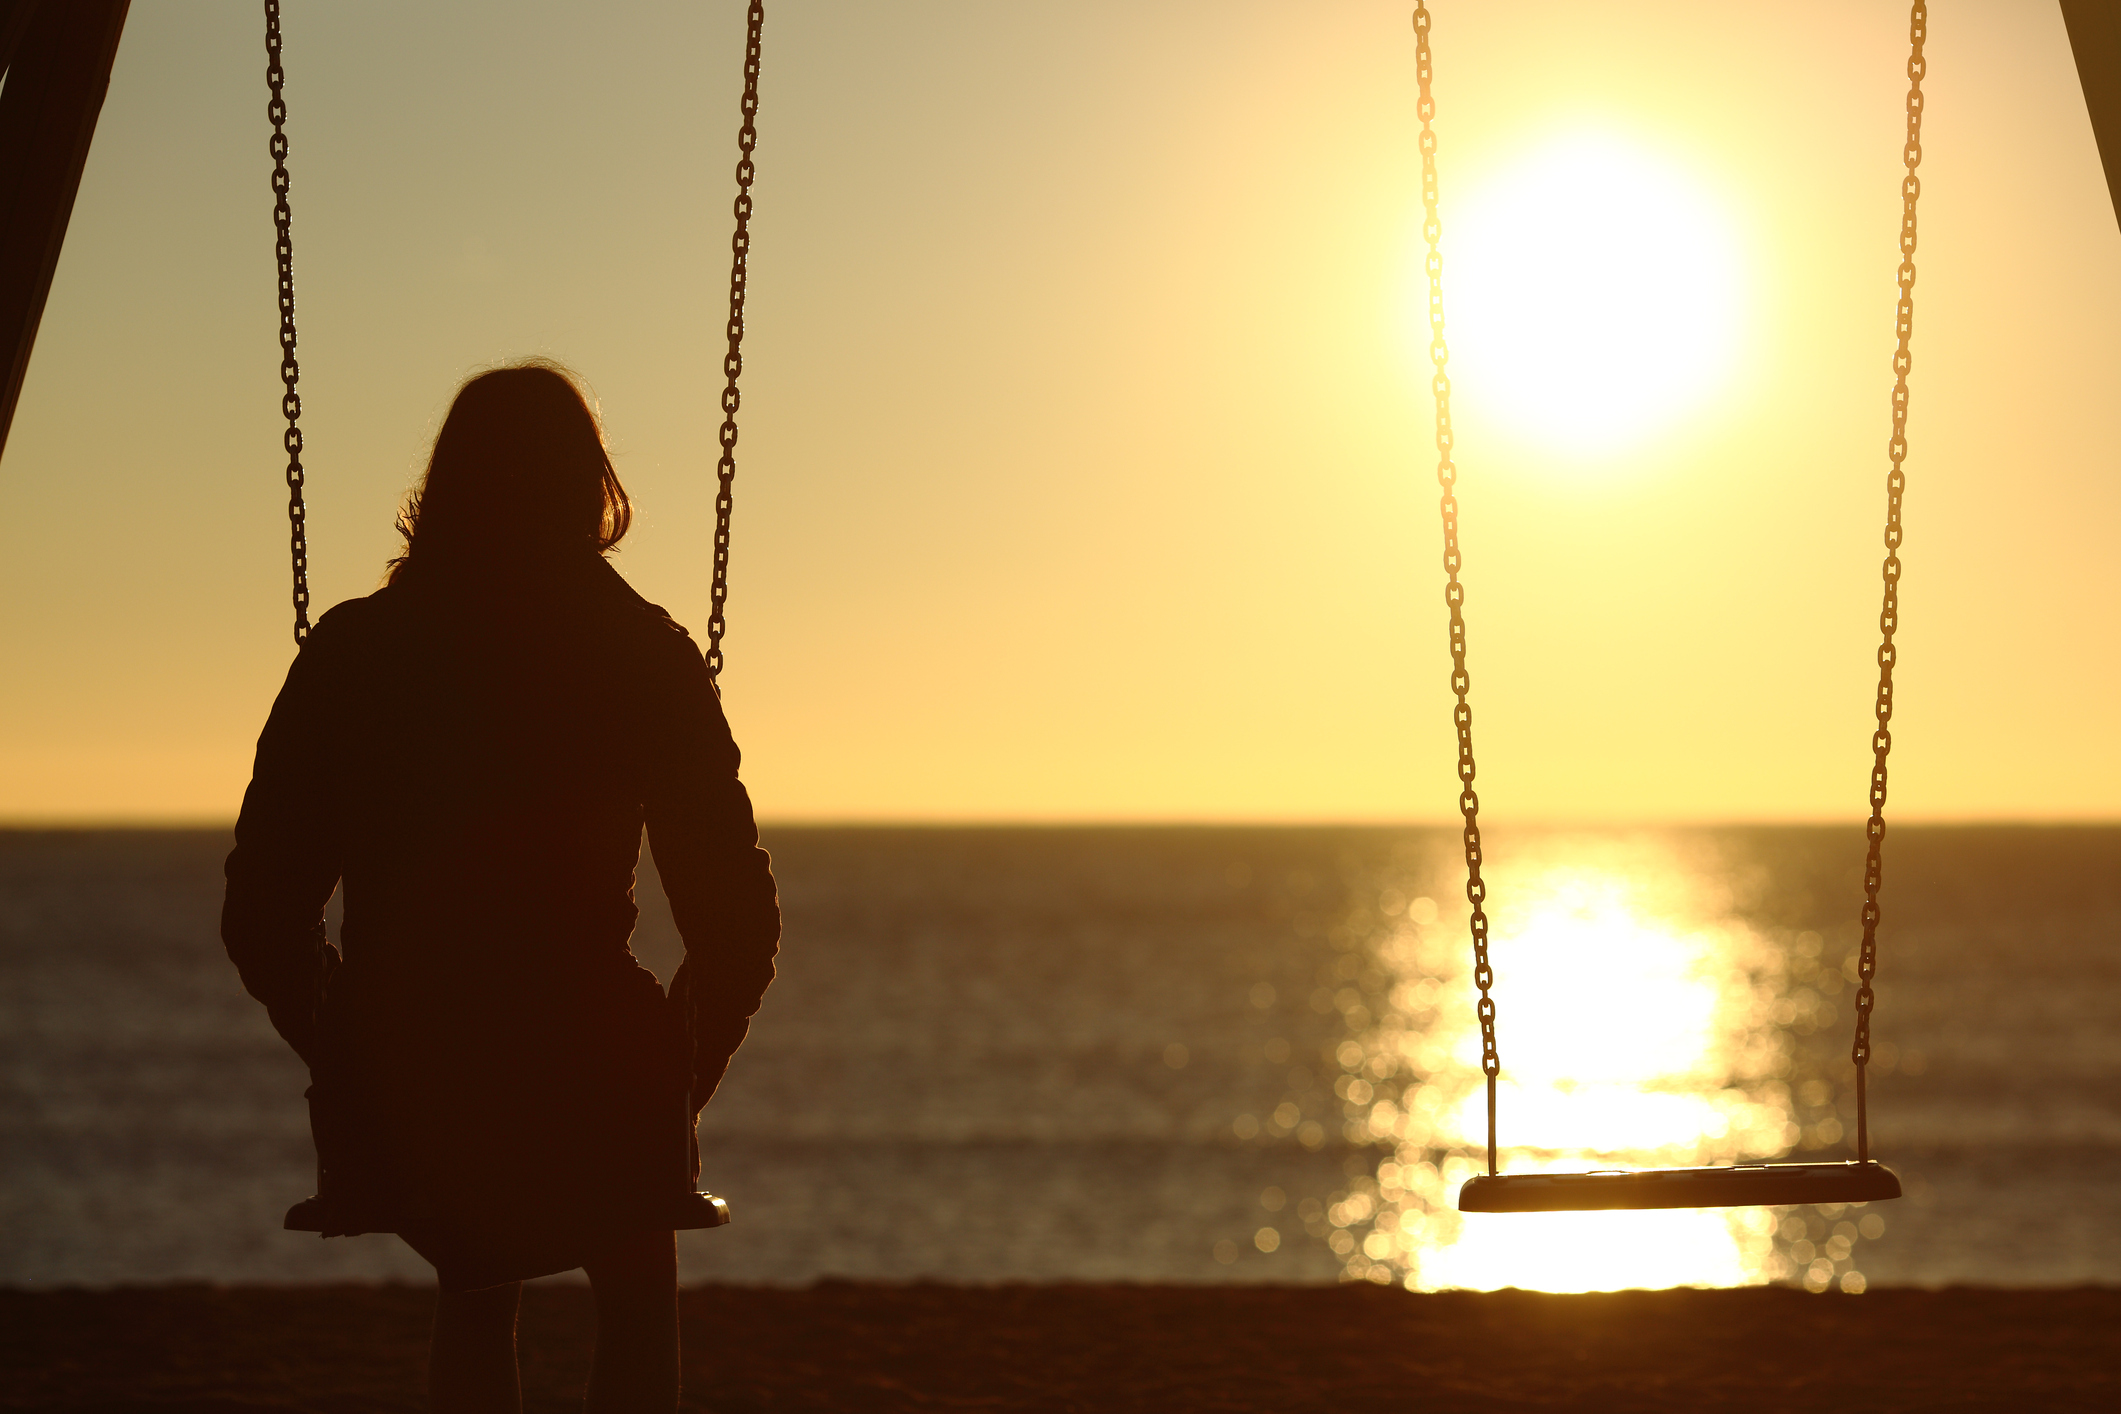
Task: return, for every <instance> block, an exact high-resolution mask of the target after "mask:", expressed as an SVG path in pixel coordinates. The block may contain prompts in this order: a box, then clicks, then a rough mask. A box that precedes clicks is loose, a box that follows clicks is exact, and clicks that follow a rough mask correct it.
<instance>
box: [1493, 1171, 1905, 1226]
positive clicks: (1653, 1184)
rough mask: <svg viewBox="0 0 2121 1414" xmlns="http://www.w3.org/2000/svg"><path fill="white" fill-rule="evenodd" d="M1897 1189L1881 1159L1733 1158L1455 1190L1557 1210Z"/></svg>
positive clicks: (1760, 1201)
mask: <svg viewBox="0 0 2121 1414" xmlns="http://www.w3.org/2000/svg"><path fill="white" fill-rule="evenodd" d="M1899 1196H1900V1177H1899V1175H1897V1174H1895V1173H1894V1172H1893V1171H1892V1170H1891V1169H1889V1168H1887V1167H1886V1166H1885V1165H1883V1164H1880V1163H1875V1162H1873V1163H1861V1164H1859V1163H1854V1162H1846V1163H1832V1164H1736V1165H1732V1166H1730V1167H1719V1168H1691V1169H1641V1170H1636V1171H1628V1170H1624V1169H1606V1170H1600V1171H1597V1172H1593V1173H1506V1174H1479V1175H1476V1176H1475V1177H1473V1178H1470V1179H1467V1180H1466V1183H1465V1186H1464V1187H1462V1188H1460V1189H1459V1190H1458V1210H1459V1211H1460V1212H1462V1213H1563V1212H1583V1211H1588V1210H1595V1209H1606V1208H1742V1207H1754V1206H1756V1205H1757V1206H1775V1205H1783V1204H1791V1203H1875V1202H1878V1201H1879V1200H1881V1199H1885V1198H1898V1197H1899Z"/></svg>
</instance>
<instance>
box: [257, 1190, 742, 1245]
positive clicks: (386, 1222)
mask: <svg viewBox="0 0 2121 1414" xmlns="http://www.w3.org/2000/svg"><path fill="white" fill-rule="evenodd" d="M728 1221H729V1203H728V1201H727V1200H726V1199H723V1198H719V1197H717V1196H715V1195H714V1194H712V1193H686V1194H683V1195H681V1196H680V1197H679V1199H678V1201H677V1206H676V1208H675V1209H674V1210H673V1211H672V1214H671V1222H670V1226H671V1227H672V1228H673V1229H675V1230H677V1231H679V1232H691V1231H694V1230H696V1229H699V1228H703V1227H720V1226H722V1225H723V1224H724V1223H726V1222H728ZM281 1226H283V1227H285V1228H286V1229H287V1230H288V1231H289V1232H319V1233H322V1234H324V1235H325V1236H326V1237H355V1236H359V1235H360V1234H362V1233H364V1232H395V1231H397V1222H396V1220H395V1219H392V1218H388V1217H383V1216H381V1215H379V1214H374V1213H367V1214H356V1213H351V1212H347V1211H343V1210H341V1209H338V1208H335V1207H333V1206H332V1205H331V1204H329V1203H327V1202H326V1201H325V1200H324V1199H323V1198H317V1197H311V1198H304V1199H303V1200H302V1201H301V1202H299V1203H297V1204H295V1205H294V1206H293V1207H292V1208H289V1209H288V1210H287V1218H286V1220H285V1221H284V1222H283V1223H282V1224H281Z"/></svg>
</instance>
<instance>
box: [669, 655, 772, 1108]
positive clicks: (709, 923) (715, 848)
mask: <svg viewBox="0 0 2121 1414" xmlns="http://www.w3.org/2000/svg"><path fill="white" fill-rule="evenodd" d="M674 648H675V651H674V652H673V655H672V659H671V672H670V676H669V677H667V678H666V679H664V681H663V683H662V684H661V685H660V689H659V690H658V691H657V693H656V694H655V695H656V697H657V698H658V699H659V700H658V701H657V702H656V703H654V704H653V706H652V709H651V710H653V711H655V712H657V713H658V714H659V715H660V716H662V718H663V720H662V721H661V723H660V724H659V725H660V726H661V730H659V731H657V732H655V733H654V737H653V740H654V745H655V748H656V750H655V757H656V759H653V760H651V761H650V763H649V786H648V799H647V802H646V804H647V815H648V844H649V848H650V849H651V850H652V851H653V852H654V854H655V865H656V872H657V873H659V874H660V875H661V876H662V879H663V892H664V893H665V894H667V895H668V896H669V899H670V911H671V913H672V915H673V916H674V917H675V918H676V920H677V925H678V933H679V934H680V935H681V936H682V937H683V938H684V940H685V963H684V965H683V966H682V967H681V968H679V970H678V971H679V975H678V976H677V977H676V978H673V979H672V984H671V993H672V995H673V996H674V997H677V998H679V999H681V1001H684V1000H689V1002H690V1005H691V1007H692V1009H693V1022H694V1030H693V1074H692V1106H693V1111H694V1113H695V1114H697V1113H698V1111H699V1109H700V1107H702V1106H703V1105H705V1104H706V1103H707V1100H708V1097H709V1096H711V1095H713V1093H714V1090H715V1087H716V1086H717V1085H719V1084H720V1083H721V1079H722V1074H723V1072H724V1071H726V1070H727V1069H728V1068H729V1060H730V1057H732V1056H734V1055H735V1054H736V1049H737V1047H738V1046H740V1045H742V1044H743V1043H744V1036H745V1033H746V1032H748V1031H749V1030H750V1028H751V1016H752V1014H753V1013H754V1012H756V1011H757V1010H758V1009H759V1002H760V999H762V998H763V997H764V996H765V995H766V987H767V985H768V984H769V983H771V982H772V981H773V957H774V953H775V952H776V951H777V950H778V945H779V943H780V937H781V908H780V900H779V898H778V896H777V895H776V893H775V891H774V884H773V871H772V867H771V861H770V860H769V859H768V858H767V856H766V851H765V850H763V849H760V848H759V832H758V826H757V824H756V822H755V821H754V820H753V818H752V813H751V797H750V795H749V794H747V793H746V792H745V790H744V783H743V782H742V781H741V780H739V779H737V764H738V753H737V748H736V742H735V740H734V739H733V738H732V737H731V736H730V733H729V722H728V720H727V719H726V718H725V717H724V716H723V715H722V703H721V698H720V696H719V695H718V694H717V693H716V691H715V687H714V681H713V679H712V678H710V677H709V676H708V675H707V665H706V663H705V662H704V661H703V660H702V659H701V657H700V652H699V649H698V648H696V647H695V646H694V645H693V643H692V640H691V639H689V638H685V639H679V640H677V643H676V645H674ZM688 994H689V996H688Z"/></svg>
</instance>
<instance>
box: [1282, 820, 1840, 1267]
mask: <svg viewBox="0 0 2121 1414" xmlns="http://www.w3.org/2000/svg"><path fill="white" fill-rule="evenodd" d="M1497 873H1498V874H1499V877H1498V878H1497V880H1496V887H1495V889H1494V891H1493V894H1492V897H1493V898H1494V899H1495V900H1496V901H1497V905H1498V906H1496V907H1495V908H1494V909H1493V912H1494V914H1495V917H1494V941H1493V944H1492V955H1493V959H1494V963H1495V972H1496V986H1495V996H1496V999H1497V1003H1498V1009H1499V1019H1498V1032H1497V1043H1498V1046H1499V1048H1500V1052H1501V1056H1502V1065H1503V1071H1502V1080H1501V1086H1500V1094H1499V1105H1500V1113H1501V1142H1502V1149H1501V1160H1502V1168H1503V1171H1504V1172H1537V1171H1546V1170H1583V1169H1590V1168H1647V1167H1664V1166H1676V1165H1687V1164H1722V1163H1731V1162H1740V1161H1749V1160H1750V1161H1757V1160H1762V1159H1773V1158H1779V1157H1782V1156H1785V1155H1787V1154H1789V1153H1790V1152H1791V1150H1792V1149H1794V1148H1796V1147H1798V1146H1799V1145H1800V1143H1803V1144H1805V1145H1806V1146H1807V1147H1810V1148H1815V1149H1816V1148H1819V1147H1821V1146H1822V1145H1831V1144H1832V1143H1833V1142H1835V1141H1837V1140H1838V1139H1839V1138H1840V1128H1839V1125H1838V1123H1836V1122H1834V1121H1833V1120H1832V1119H1831V1118H1829V1119H1827V1120H1825V1121H1823V1122H1821V1123H1820V1124H1818V1125H1815V1126H1814V1127H1813V1128H1812V1129H1811V1130H1806V1129H1804V1128H1802V1127H1800V1125H1799V1124H1798V1122H1797V1116H1798V1112H1799V1111H1798V1106H1797V1105H1796V1103H1795V1102H1794V1101H1793V1098H1792V1094H1791V1089H1790V1083H1789V1082H1790V1078H1791V1074H1792V1064H1791V1062H1792V1044H1791V1027H1792V1026H1793V1024H1808V1022H1809V1019H1810V1018H1812V1017H1814V1016H1817V1015H1819V1014H1820V1013H1821V1012H1822V999H1821V997H1820V995H1819V993H1818V992H1817V990H1816V989H1815V988H1812V987H1806V986H1797V985H1794V980H1795V979H1796V978H1798V977H1813V978H1814V979H1815V980H1816V977H1817V974H1818V972H1819V970H1820V969H1819V967H1818V966H1817V964H1816V963H1814V962H1813V961H1811V959H1813V958H1816V956H1817V953H1818V951H1819V948H1818V942H1819V940H1818V938H1817V936H1816V935H1813V934H1803V935H1801V936H1799V937H1798V938H1796V939H1794V940H1793V939H1789V938H1781V937H1773V936H1768V935H1766V934H1763V933H1762V932H1760V931H1758V930H1756V929H1754V928H1753V927H1751V926H1749V925H1747V924H1746V923H1744V922H1742V921H1740V920H1739V919H1737V918H1735V917H1734V916H1732V914H1731V911H1730V909H1729V907H1728V904H1727V902H1725V901H1722V900H1720V899H1718V898H1716V897H1715V896H1714V895H1713V893H1712V891H1709V890H1707V889H1706V888H1705V887H1704V886H1703V885H1702V883H1701V880H1702V878H1703V877H1705V876H1704V875H1703V874H1702V873H1699V872H1697V871H1696V870H1694V869H1691V868H1688V867H1687V865H1686V862H1685V861H1681V860H1678V859H1675V858H1672V857H1670V855H1669V854H1668V853H1667V852H1665V851H1664V850H1663V849H1662V848H1661V847H1659V846H1657V845H1655V844H1654V843H1636V844H1631V845H1629V846H1626V847H1625V848H1622V849H1620V850H1619V851H1618V852H1617V853H1616V852H1615V851H1614V850H1613V849H1612V848H1610V847H1608V848H1606V849H1603V850H1601V851H1600V852H1599V854H1598V855H1597V856H1594V857H1592V858H1590V859H1588V860H1587V859H1586V857H1585V851H1584V850H1583V849H1582V848H1581V847H1580V846H1579V847H1578V848H1575V849H1570V848H1568V847H1566V842H1556V843H1554V844H1552V845H1550V846H1549V848H1548V850H1547V851H1546V853H1545V854H1544V856H1543V857H1542V858H1538V859H1526V860H1520V861H1518V862H1517V863H1516V865H1515V867H1512V868H1508V869H1504V870H1499V871H1497ZM1378 910H1379V912H1380V913H1382V914H1383V915H1384V926H1383V927H1382V928H1380V929H1375V930H1351V931H1350V934H1349V938H1350V942H1351V944H1353V945H1355V946H1357V947H1358V948H1359V951H1360V952H1361V953H1362V954H1363V956H1362V957H1361V959H1360V962H1359V964H1358V966H1357V968H1356V969H1355V975H1356V976H1357V977H1358V978H1359V980H1360V982H1361V984H1362V985H1360V986H1351V987H1347V988H1343V989H1342V990H1341V991H1340V992H1339V993H1338V994H1337V997H1336V1006H1337V1009H1338V1010H1340V1011H1341V1013H1342V1015H1343V1018H1344V1020H1345V1023H1346V1028H1347V1029H1346V1036H1345V1039H1344V1040H1342V1041H1341V1042H1340V1044H1339V1046H1338V1049H1337V1056H1336V1058H1337V1060H1338V1061H1339V1064H1340V1070H1341V1074H1340V1076H1339V1079H1338V1081H1337V1083H1336V1085H1335V1093H1336V1094H1337V1095H1338V1096H1339V1097H1340V1099H1341V1101H1342V1110H1343V1117H1344V1118H1343V1131H1344V1137H1345V1138H1346V1139H1347V1140H1348V1141H1350V1142H1351V1143H1354V1144H1357V1145H1365V1146H1369V1147H1370V1149H1371V1150H1372V1151H1373V1152H1374V1151H1380V1150H1381V1151H1382V1152H1383V1154H1384V1155H1385V1157H1383V1158H1382V1159H1381V1161H1380V1162H1378V1163H1377V1164H1376V1165H1375V1167H1374V1170H1373V1171H1370V1172H1368V1173H1366V1174H1363V1175H1358V1176H1357V1177H1355V1178H1353V1179H1351V1181H1350V1184H1349V1187H1348V1189H1347V1190H1346V1191H1345V1192H1343V1193H1341V1194H1339V1195H1337V1196H1336V1198H1335V1200H1334V1202H1333V1203H1332V1204H1331V1205H1330V1207H1328V1208H1327V1209H1326V1211H1325V1214H1324V1217H1323V1221H1322V1222H1321V1223H1319V1224H1318V1225H1317V1227H1318V1229H1319V1230H1322V1231H1323V1232H1324V1235H1325V1237H1326V1240H1327V1241H1328V1243H1329V1244H1330V1245H1331V1246H1332V1248H1333V1250H1334V1251H1335V1252H1336V1253H1337V1254H1339V1255H1340V1257H1341V1259H1342V1262H1343V1266H1344V1272H1345V1274H1346V1275H1347V1276H1348V1277H1350V1278H1355V1279H1366V1280H1370V1281H1381V1282H1395V1283H1403V1284H1405V1285H1406V1286H1409V1287H1412V1288H1415V1289H1420V1290H1432V1289H1437V1288H1443V1287H1470V1288H1475V1289H1482V1290H1492V1289H1496V1288H1501V1287H1510V1286H1514V1287H1522V1288H1528V1289H1534V1290H1543V1291H1593V1290H1611V1289H1619V1288H1627V1287H1666V1286H1736V1285H1745V1284H1749V1283H1755V1282H1762V1281H1771V1280H1801V1281H1802V1282H1803V1284H1804V1285H1806V1286H1808V1287H1811V1288H1812V1289H1815V1290H1817V1289H1824V1288H1825V1287H1826V1286H1827V1285H1829V1284H1830V1283H1833V1282H1835V1281H1836V1280H1837V1278H1838V1281H1839V1284H1840V1285H1841V1286H1842V1287H1843V1288H1844V1289H1846V1290H1861V1289H1862V1285H1863V1278H1862V1277H1861V1275H1860V1274H1859V1273H1857V1272H1855V1271H1854V1270H1853V1269H1852V1268H1851V1267H1850V1264H1849V1259H1850V1256H1851V1254H1852V1251H1853V1248H1854V1245H1855V1242H1856V1240H1857V1238H1858V1237H1859V1236H1872V1235H1875V1233H1873V1232H1872V1231H1871V1230H1870V1229H1871V1228H1876V1229H1878V1230H1880V1231H1882V1223H1881V1222H1880V1220H1879V1219H1878V1218H1877V1217H1876V1216H1875V1215H1871V1216H1868V1217H1866V1216H1865V1215H1862V1214H1843V1213H1842V1212H1841V1211H1839V1210H1838V1209H1836V1210H1828V1209H1819V1210H1813V1209H1804V1210H1797V1211H1791V1210H1785V1209H1767V1208H1736V1209H1673V1210H1661V1211H1646V1212H1589V1213H1546V1214H1472V1215H1462V1214H1460V1213H1459V1212H1458V1211H1457V1191H1458V1187H1459V1185H1460V1184H1462V1183H1463V1182H1464V1181H1465V1180H1466V1179H1467V1178H1469V1177H1470V1176H1472V1174H1473V1173H1475V1172H1476V1171H1477V1165H1478V1164H1479V1163H1480V1161H1481V1160H1482V1158H1483V1157H1484V1153H1485V1144H1486V1096H1485V1086H1484V1083H1483V1079H1482V1076H1481V1074H1480V1034H1479V1026H1478V1023H1477V1021H1476V1019H1475V1015H1474V1011H1473V992H1472V987H1471V985H1470V982H1469V980H1468V973H1469V971H1470V967H1469V958H1468V956H1467V954H1468V951H1469V947H1468V943H1467V934H1466V928H1465V913H1464V909H1463V906H1460V907H1459V908H1458V909H1457V910H1455V911H1439V909H1438V908H1437V906H1436V904H1435V902H1434V901H1433V900H1431V899H1428V898H1422V897H1416V898H1411V899H1410V898H1408V897H1406V895H1405V893H1403V892H1401V891H1399V890H1397V889H1394V888H1386V889H1384V890H1383V891H1382V894H1381V897H1380V899H1379V902H1378ZM1358 933H1359V934H1360V938H1361V940H1360V941H1359V942H1358V941H1357V938H1358ZM1793 963H1794V966H1793ZM1342 971H1343V974H1344V975H1347V974H1348V972H1349V969H1348V968H1346V967H1344V968H1343V969H1342ZM1821 1083H1822V1082H1820V1081H1817V1080H1814V1081H1811V1082H1809V1084H1810V1085H1811V1086H1812V1087H1813V1088H1818V1087H1819V1086H1820V1085H1821ZM1813 1098H1814V1099H1815V1100H1816V1099H1817V1098H1818V1097H1813ZM1844 1218H1845V1219H1846V1220H1843V1221H1839V1222H1836V1221H1835V1220H1836V1219H1844ZM1857 1219H1861V1221H1862V1223H1867V1224H1869V1227H1867V1228H1865V1227H1859V1224H1858V1222H1857V1221H1856V1220H1857Z"/></svg>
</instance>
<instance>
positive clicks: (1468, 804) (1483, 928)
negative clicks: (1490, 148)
mask: <svg viewBox="0 0 2121 1414" xmlns="http://www.w3.org/2000/svg"><path fill="white" fill-rule="evenodd" d="M1429 26H1430V19H1429V7H1428V6H1427V5H1426V4H1422V3H1417V4H1416V5H1415V6H1414V72H1415V77H1416V80H1417V82H1418V83H1419V85H1420V110H1419V111H1420V116H1421V200H1422V207H1423V211H1424V216H1423V220H1422V228H1421V230H1422V236H1423V238H1424V239H1425V240H1426V241H1427V242H1428V247H1429V253H1428V262H1427V263H1428V273H1429V361H1430V363H1432V364H1433V365H1434V366H1435V370H1436V371H1435V374H1434V376H1433V377H1432V378H1431V379H1430V380H1429V387H1430V391H1431V392H1432V393H1433V394H1434V395H1435V399H1436V455H1437V462H1436V481H1437V484H1438V485H1439V486H1441V487H1442V488H1443V497H1442V501H1441V509H1442V512H1443V569H1444V590H1443V600H1444V603H1445V604H1446V605H1447V606H1448V607H1449V608H1450V611H1451V691H1452V692H1453V693H1454V694H1456V696H1457V698H1458V705H1457V706H1456V707H1455V708H1454V709H1453V710H1452V713H1451V717H1452V721H1453V722H1454V723H1455V724H1456V725H1457V728H1458V784H1459V792H1458V811H1459V814H1461V815H1463V816H1464V817H1465V822H1466V826H1465V846H1466V901H1467V902H1468V903H1470V904H1472V905H1473V916H1472V929H1473V985H1474V986H1475V987H1477V988H1478V989H1479V990H1480V1001H1479V1004H1478V1012H1479V1016H1480V1071H1481V1074H1482V1075H1484V1076H1486V1077H1487V1081H1488V1172H1489V1173H1494V1172H1495V1078H1496V1076H1497V1075H1499V1074H1500V1073H1501V1071H1502V1059H1501V1056H1500V1055H1499V1053H1498V1052H1497V1051H1496V1049H1495V999H1494V997H1492V996H1491V995H1489V989H1490V988H1492V987H1493V986H1494V985H1495V969H1494V968H1493V967H1491V966H1490V965H1489V963H1488V913H1487V907H1486V905H1487V898H1488V886H1487V882H1486V881H1485V880H1483V879H1482V878H1481V877H1480V863H1481V851H1480V796H1479V793H1478V792H1476V791H1475V790H1474V789H1473V776H1474V767H1473V709H1472V707H1471V705H1469V704H1468V703H1467V701H1466V694H1467V693H1468V692H1469V691H1470V690H1471V689H1472V686H1473V679H1472V677H1471V675H1470V674H1468V673H1467V671H1466V618H1465V602H1466V591H1465V586H1464V585H1463V584H1461V583H1459V579H1458V572H1459V569H1460V568H1461V567H1462V565H1463V563H1464V562H1463V560H1462V558H1461V556H1460V553H1459V548H1458V493H1457V486H1458V464H1457V463H1456V462H1455V461H1453V460H1452V457H1451V447H1452V436H1451V375H1450V373H1449V371H1448V365H1449V364H1450V361H1451V352H1450V349H1449V347H1448V346H1447V345H1446V344H1445V342H1444V328H1443V255H1442V252H1441V249H1440V245H1439V243H1440V241H1441V240H1442V236H1443V226H1442V223H1441V222H1440V221H1439V220H1438V219H1437V215H1436V200H1437V190H1436V129H1435V118H1436V99H1435V95H1434V94H1433V92H1432V91H1431V84H1432V81H1433V79H1434V76H1435V74H1434V67H1433V65H1432V63H1431V60H1430V56H1429Z"/></svg>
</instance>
